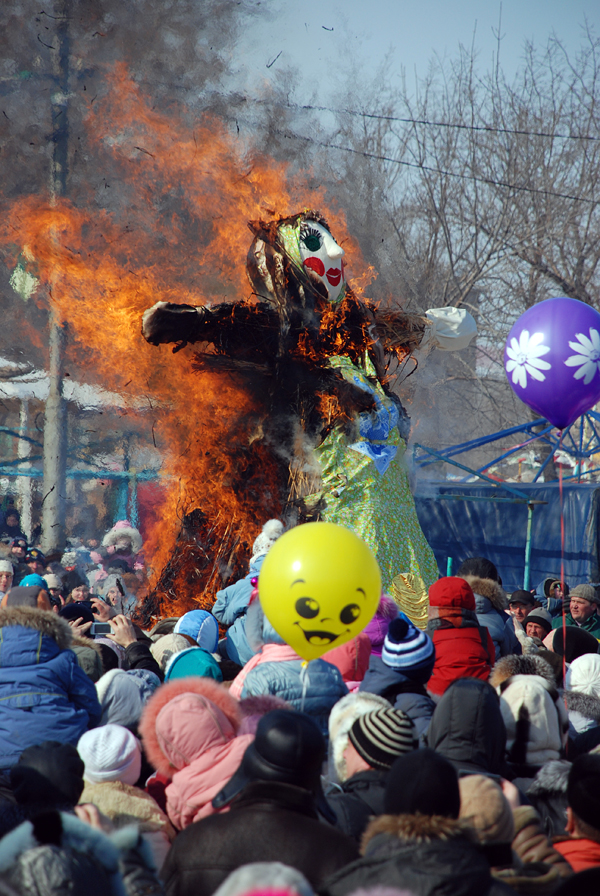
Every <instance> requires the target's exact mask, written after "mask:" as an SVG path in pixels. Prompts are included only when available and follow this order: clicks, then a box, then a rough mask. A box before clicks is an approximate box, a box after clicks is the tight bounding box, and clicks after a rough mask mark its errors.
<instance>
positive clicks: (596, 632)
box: [525, 612, 600, 640]
mask: <svg viewBox="0 0 600 896" xmlns="http://www.w3.org/2000/svg"><path fill="white" fill-rule="evenodd" d="M525 622H527V617H525ZM566 623H567V625H575V626H577V628H582V629H583V630H584V632H589V633H590V634H591V635H593V636H594V638H598V640H600V616H598V613H597V612H596V613H592V615H591V616H590V617H589V619H586V620H585V622H584V623H583V625H577V623H576V622H575V620H574V619H573V617H572V616H571V614H570V613H567V618H566ZM561 627H562V616H557V617H556V619H555V620H554V622H553V623H552V628H561Z"/></svg>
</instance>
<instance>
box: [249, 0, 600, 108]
mask: <svg viewBox="0 0 600 896" xmlns="http://www.w3.org/2000/svg"><path fill="white" fill-rule="evenodd" d="M257 6H259V7H260V13H259V18H258V19H257V20H256V24H255V25H254V26H250V27H249V28H247V29H246V30H245V32H244V34H243V36H242V39H241V42H240V43H239V44H238V47H237V50H238V54H237V61H238V64H239V69H238V72H239V74H240V75H241V76H242V78H243V80H244V82H245V85H246V89H251V88H252V85H253V84H256V82H257V80H261V79H263V78H265V79H277V77H278V76H279V75H280V73H281V71H282V70H283V69H284V68H286V67H289V66H293V67H298V68H301V69H302V72H303V75H304V80H303V81H301V83H300V84H299V85H298V92H297V94H296V97H295V99H296V100H297V101H301V102H302V101H308V100H309V99H310V95H311V92H312V89H315V90H316V91H317V94H318V97H319V98H320V99H323V100H324V99H325V98H327V99H328V100H330V99H331V98H332V89H333V91H335V86H336V72H337V71H339V70H340V60H342V59H343V58H346V59H347V60H348V62H349V63H352V62H355V63H358V64H359V66H360V67H362V68H364V71H365V75H366V76H369V75H370V74H375V72H376V70H377V67H378V65H379V64H380V62H381V61H382V59H383V58H384V56H385V55H386V53H387V52H388V51H391V53H392V79H394V78H400V77H401V71H402V69H403V68H404V70H405V72H406V77H407V82H408V84H409V86H410V84H412V83H413V82H414V74H415V71H416V73H417V75H418V77H423V76H424V75H426V73H427V67H428V63H429V61H430V59H431V58H432V56H433V55H434V54H437V55H438V56H440V57H446V58H451V57H454V56H455V55H456V53H457V50H458V46H459V44H462V45H463V46H465V47H466V48H468V49H470V47H471V46H472V45H474V46H475V48H476V49H477V50H478V52H479V62H480V64H481V67H482V69H485V68H488V67H489V66H491V64H492V62H493V60H494V59H495V55H496V52H497V49H498V42H497V35H498V26H499V20H500V14H501V25H500V35H501V37H502V40H501V43H500V62H501V64H502V66H503V68H504V70H505V72H506V74H507V75H509V77H512V76H513V75H514V74H515V72H516V70H517V67H518V65H519V61H520V58H521V55H522V52H523V47H524V45H525V43H526V41H528V40H532V41H534V42H535V43H536V45H538V46H540V47H543V46H545V45H546V43H547V40H548V37H549V36H550V35H551V34H554V35H555V36H557V37H558V38H560V39H561V41H563V43H564V44H565V45H566V48H567V50H568V51H569V53H575V52H576V51H577V49H578V47H579V46H580V45H581V42H582V35H583V28H584V26H585V23H586V20H587V23H588V24H589V26H590V27H591V29H592V30H593V31H594V32H595V34H596V35H600V3H599V2H598V0H570V2H567V0H502V2H501V3H500V2H498V0H493V2H490V0H368V2H364V0H360V2H359V0H329V2H328V0H302V2H301V3H296V2H290V0H263V2H262V3H260V4H257ZM265 13H267V14H266V15H265ZM279 53H280V54H281V55H280V56H279V57H278V58H276V57H277V55H278V54H279ZM268 65H270V67H269V68H267V66H268ZM346 73H347V69H346V70H345V72H344V74H346ZM343 80H345V79H344V78H342V80H341V82H340V83H342V82H343ZM333 96H335V93H334V94H333Z"/></svg>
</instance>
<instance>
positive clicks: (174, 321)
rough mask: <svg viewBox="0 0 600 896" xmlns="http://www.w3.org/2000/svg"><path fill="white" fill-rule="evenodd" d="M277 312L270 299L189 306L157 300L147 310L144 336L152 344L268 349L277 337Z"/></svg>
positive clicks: (228, 349)
mask: <svg viewBox="0 0 600 896" xmlns="http://www.w3.org/2000/svg"><path fill="white" fill-rule="evenodd" d="M277 328H278V318H277V314H276V312H275V311H274V309H273V308H272V306H271V305H269V304H268V303H267V302H258V303H252V304H251V303H249V302H220V303H219V304H217V305H186V304H177V303H175V302H157V303H156V304H155V305H153V306H152V308H149V309H148V310H147V311H145V312H144V315H143V318H142V335H143V337H144V339H145V340H146V341H147V342H149V343H150V344H151V345H162V344H164V343H176V347H175V349H174V351H177V350H178V349H180V348H183V347H184V346H185V345H188V343H192V344H193V343H195V342H210V343H213V344H214V345H215V347H216V348H217V349H220V350H221V351H222V352H223V353H229V352H231V353H237V351H238V350H240V349H242V350H243V351H244V353H247V352H249V351H251V350H252V349H258V348H259V346H260V347H262V349H263V350H264V348H265V347H266V344H268V343H270V342H272V341H274V340H275V342H276V334H277Z"/></svg>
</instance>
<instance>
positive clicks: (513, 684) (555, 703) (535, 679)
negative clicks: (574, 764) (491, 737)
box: [500, 675, 569, 765]
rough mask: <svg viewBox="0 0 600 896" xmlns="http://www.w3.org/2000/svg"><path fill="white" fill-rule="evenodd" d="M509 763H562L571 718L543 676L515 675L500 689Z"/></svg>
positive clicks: (555, 691) (556, 693)
mask: <svg viewBox="0 0 600 896" xmlns="http://www.w3.org/2000/svg"><path fill="white" fill-rule="evenodd" d="M500 709H501V711H502V718H503V719H504V724H505V725H506V749H507V751H508V757H507V758H508V759H509V760H510V761H511V762H514V763H516V764H525V763H526V764H527V765H543V764H544V763H545V762H550V760H552V759H560V752H561V749H562V747H563V746H564V744H565V741H566V738H567V734H568V731H569V717H568V714H567V710H566V708H565V705H564V702H563V700H562V699H561V698H560V696H559V694H558V691H557V690H556V688H554V687H553V685H551V684H550V682H548V681H547V680H546V679H545V678H542V677H541V676H540V675H513V676H512V677H511V678H508V679H507V680H506V681H504V682H503V683H502V684H501V686H500Z"/></svg>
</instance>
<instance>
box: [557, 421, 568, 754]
mask: <svg viewBox="0 0 600 896" xmlns="http://www.w3.org/2000/svg"><path fill="white" fill-rule="evenodd" d="M562 440H563V431H562V429H561V431H560V438H559V440H558V450H559V451H560V449H561V448H562ZM558 494H559V498H560V588H561V591H562V593H563V597H562V637H563V661H562V666H563V688H564V687H565V679H566V676H567V615H566V613H565V597H566V594H565V505H564V495H563V472H562V464H561V463H560V462H559V464H558ZM563 699H564V701H565V709H568V707H567V695H566V692H565V695H564V698H563ZM568 743H569V742H568V740H567V743H566V744H565V756H566V755H567V752H568Z"/></svg>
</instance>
